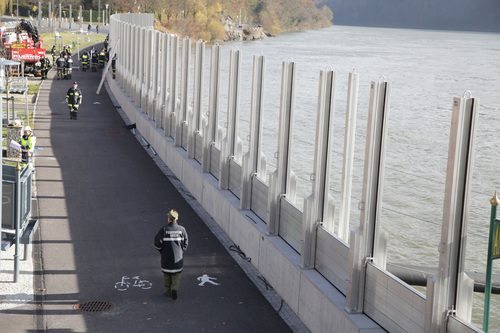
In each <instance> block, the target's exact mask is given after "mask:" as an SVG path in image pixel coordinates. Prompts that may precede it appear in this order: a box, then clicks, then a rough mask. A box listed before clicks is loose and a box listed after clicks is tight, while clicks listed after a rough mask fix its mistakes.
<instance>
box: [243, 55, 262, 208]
mask: <svg viewBox="0 0 500 333" xmlns="http://www.w3.org/2000/svg"><path fill="white" fill-rule="evenodd" d="M265 60H266V58H265V57H264V56H263V55H255V56H254V57H253V75H252V100H251V105H250V144H249V147H248V152H247V153H246V154H245V155H244V156H243V163H242V167H243V169H242V173H241V199H240V208H241V209H251V208H252V179H253V176H254V175H255V176H258V177H259V178H261V179H265V175H266V158H265V156H264V154H263V153H262V124H263V115H262V113H263V111H264V91H265V90H264V76H265V70H264V69H265V67H266V61H265Z"/></svg>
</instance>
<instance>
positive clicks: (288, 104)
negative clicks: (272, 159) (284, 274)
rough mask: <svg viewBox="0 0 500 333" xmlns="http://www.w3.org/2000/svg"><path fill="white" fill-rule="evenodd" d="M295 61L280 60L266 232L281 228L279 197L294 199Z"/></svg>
mask: <svg viewBox="0 0 500 333" xmlns="http://www.w3.org/2000/svg"><path fill="white" fill-rule="evenodd" d="M295 66H296V65H295V63H294V62H292V61H290V62H283V67H282V68H283V69H282V76H281V103H280V122H279V134H278V153H277V154H278V156H277V158H278V162H277V163H276V171H275V172H274V173H273V174H272V175H271V178H270V181H269V196H268V204H267V207H268V209H267V211H268V216H267V233H268V234H269V235H278V234H279V228H280V213H281V200H282V199H283V198H284V197H285V196H286V197H288V198H289V200H290V201H291V202H292V203H293V202H294V201H295V184H296V176H295V175H294V174H293V172H292V170H291V167H290V166H291V163H290V162H291V161H290V160H291V157H292V138H293V115H294V109H295V108H294V99H295V89H294V88H295V74H296V68H295Z"/></svg>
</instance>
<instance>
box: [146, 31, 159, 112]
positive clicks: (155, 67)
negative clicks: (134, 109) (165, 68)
mask: <svg viewBox="0 0 500 333" xmlns="http://www.w3.org/2000/svg"><path fill="white" fill-rule="evenodd" d="M161 36H162V33H161V32H159V31H155V32H154V53H153V54H154V59H153V64H152V75H153V78H152V80H153V83H152V86H151V90H150V91H151V97H150V101H151V114H150V116H149V119H152V120H153V121H156V111H157V109H158V107H157V105H158V97H159V96H160V74H161V67H160V65H161Z"/></svg>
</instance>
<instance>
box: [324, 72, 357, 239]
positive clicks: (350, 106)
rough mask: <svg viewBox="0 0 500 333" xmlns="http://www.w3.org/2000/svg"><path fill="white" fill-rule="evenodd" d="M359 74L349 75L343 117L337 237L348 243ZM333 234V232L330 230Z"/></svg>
mask: <svg viewBox="0 0 500 333" xmlns="http://www.w3.org/2000/svg"><path fill="white" fill-rule="evenodd" d="M358 88H359V74H358V73H356V72H355V71H353V72H352V73H349V82H348V88H347V110H346V117H345V137H344V160H343V166H342V188H341V197H340V211H339V230H338V233H337V235H338V236H339V237H340V238H341V239H342V240H343V241H345V242H348V241H349V217H350V212H351V193H352V169H353V164H354V141H355V138H356V117H357V110H358ZM331 231H332V232H333V230H331Z"/></svg>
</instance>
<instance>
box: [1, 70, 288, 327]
mask: <svg viewBox="0 0 500 333" xmlns="http://www.w3.org/2000/svg"><path fill="white" fill-rule="evenodd" d="M75 64H78V62H77V61H75ZM100 79H101V72H100V71H98V72H81V71H79V70H78V69H75V70H74V71H73V78H72V80H56V79H55V70H51V71H50V72H49V80H47V81H46V82H44V83H43V85H42V89H41V92H40V96H39V102H38V105H37V111H36V112H37V115H36V124H35V129H34V131H35V134H36V135H37V145H38V148H39V150H38V151H37V152H36V156H35V161H36V170H37V173H36V184H37V193H38V205H39V215H40V216H39V221H40V234H39V238H40V241H39V244H38V246H35V253H34V257H35V264H36V268H35V270H36V271H37V272H35V273H36V275H37V276H38V279H37V288H36V292H37V296H36V300H35V302H33V304H29V305H24V306H20V307H19V308H15V309H11V310H9V311H7V312H5V313H0V328H1V327H3V328H2V329H1V331H2V332H7V329H8V330H9V331H11V332H32V331H33V325H34V330H35V331H49V332H174V331H176V332H179V331H180V332H205V331H214V332H290V331H291V329H290V327H289V326H287V325H286V324H285V322H284V321H283V319H282V318H281V317H280V316H279V315H277V310H276V309H275V308H273V307H272V306H271V305H270V304H269V302H268V301H267V300H266V299H265V298H264V296H263V295H262V294H261V293H260V292H259V290H258V289H257V288H256V286H255V285H254V284H253V283H252V281H251V280H250V279H249V278H248V277H247V275H246V274H245V273H244V271H243V270H242V269H241V268H240V267H239V266H238V265H237V263H236V262H235V260H234V259H233V258H232V257H231V256H230V255H229V254H228V252H227V250H226V248H224V247H223V246H222V245H221V243H220V242H219V241H218V240H217V238H216V237H215V236H214V234H213V233H212V232H211V231H210V230H209V229H208V227H207V226H206V225H205V224H204V223H203V221H202V220H201V218H200V217H199V215H198V214H197V213H196V212H195V211H194V210H193V209H192V207H191V206H190V205H189V204H188V203H187V202H186V200H185V199H184V197H183V196H181V194H180V193H179V192H178V190H177V189H176V187H174V186H173V185H172V183H171V182H170V180H169V178H168V177H166V176H165V174H164V173H163V172H162V171H161V170H160V169H159V168H158V166H157V165H156V164H155V163H154V161H153V160H152V159H151V157H150V156H149V155H148V153H147V152H146V151H145V149H144V147H143V146H142V145H141V143H140V142H139V141H138V140H137V139H136V138H135V137H134V134H133V133H132V132H131V131H130V130H129V129H128V128H127V127H126V124H125V122H124V120H123V119H122V118H121V116H120V114H119V112H118V111H117V108H116V105H114V104H113V102H112V100H111V99H110V97H109V96H108V95H107V93H106V90H105V89H104V88H103V89H102V90H101V94H100V95H97V94H96V90H97V86H98V84H99V82H100ZM73 81H78V83H79V88H80V89H81V90H82V93H83V104H82V105H81V108H80V111H79V115H78V120H71V119H70V117H69V111H68V109H67V106H66V104H65V95H66V92H67V90H68V89H69V88H70V87H71V84H72V82H73ZM171 208H174V209H176V210H178V211H179V223H180V224H181V225H183V226H184V227H185V228H186V229H187V232H188V235H189V247H188V250H187V251H186V253H185V267H184V273H183V276H182V281H181V287H180V290H179V298H178V299H177V300H175V301H174V300H173V299H171V298H167V297H166V296H165V295H164V287H163V276H162V273H161V271H160V255H159V253H158V252H157V251H156V250H155V249H154V248H153V238H154V236H155V234H156V233H157V231H158V230H159V229H160V227H161V226H162V225H164V224H166V223H167V222H166V213H167V212H168V211H169V210H170V209H171ZM37 258H39V261H38V260H37ZM203 276H205V280H207V279H206V278H207V277H209V278H210V279H208V280H210V281H206V282H205V284H204V285H203V286H200V283H202V282H203V281H204V279H203V278H201V277H203ZM199 278H200V279H199ZM119 282H128V283H129V284H128V285H127V284H126V283H119ZM212 282H213V283H212ZM120 289H123V290H120ZM93 301H96V302H93ZM97 301H99V302H97ZM101 301H102V302H101ZM82 302H84V303H83V304H82V305H98V304H101V303H102V304H104V305H106V306H110V307H113V308H112V309H111V310H109V311H105V312H100V311H98V312H97V313H86V312H81V311H78V310H77V309H75V305H77V304H80V303H82ZM89 302H90V303H89ZM5 315H8V316H9V317H8V323H7V321H6V319H7V317H4V316H5ZM33 323H34V324H33Z"/></svg>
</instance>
